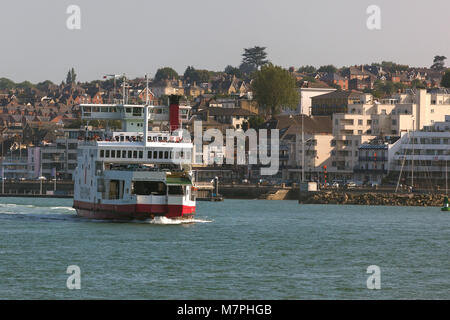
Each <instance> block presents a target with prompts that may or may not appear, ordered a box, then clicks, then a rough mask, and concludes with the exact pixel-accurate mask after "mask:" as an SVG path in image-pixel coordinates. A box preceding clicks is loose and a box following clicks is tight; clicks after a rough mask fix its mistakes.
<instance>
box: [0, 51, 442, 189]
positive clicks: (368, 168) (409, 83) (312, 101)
mask: <svg viewBox="0 0 450 320" xmlns="http://www.w3.org/2000/svg"><path fill="white" fill-rule="evenodd" d="M255 48H259V47H255ZM260 49H261V48H260ZM262 49H264V48H262ZM246 53H248V52H246ZM244 58H245V56H244ZM445 59H446V58H445V57H444V56H436V57H435V58H434V60H433V63H432V65H431V67H422V68H416V67H410V66H407V65H400V64H396V63H393V62H382V63H372V64H370V65H369V64H367V65H353V66H348V67H342V68H339V69H338V68H336V67H334V66H332V65H328V66H322V67H319V68H317V69H316V68H315V67H313V66H303V67H290V68H288V69H287V70H286V71H287V72H289V74H290V76H291V77H292V79H294V81H295V88H296V92H297V94H298V102H297V104H296V106H294V107H292V106H281V108H280V109H279V110H278V112H276V113H275V112H272V113H270V114H269V113H268V112H267V108H264V106H263V105H262V104H261V103H260V101H259V100H258V95H257V94H255V90H254V81H255V80H254V78H253V76H252V74H253V73H254V72H255V71H257V70H259V69H260V68H261V65H264V64H266V63H268V61H262V63H261V64H260V65H258V63H253V64H252V63H249V62H248V60H247V61H246V60H245V59H244V62H243V63H242V64H241V65H240V66H239V67H232V66H228V67H227V68H225V70H224V71H223V72H213V71H208V70H198V69H195V68H194V67H192V66H189V67H188V68H187V69H186V71H185V72H184V74H183V75H179V74H178V73H177V72H176V71H175V70H173V69H172V68H169V67H165V68H161V69H159V70H158V71H157V72H156V74H155V76H154V77H153V78H152V79H147V78H146V77H141V78H136V79H126V78H125V76H124V75H114V74H112V75H104V77H103V79H102V80H95V81H91V82H77V81H76V77H77V75H76V73H75V70H74V69H70V70H69V72H68V73H67V77H66V79H65V81H62V82H61V84H59V85H57V84H54V83H53V82H51V81H44V82H41V83H38V84H32V83H30V82H27V81H25V82H22V83H14V82H13V81H11V80H9V79H6V78H0V121H1V125H0V131H1V139H2V147H1V149H0V152H1V176H2V179H3V180H17V181H20V180H38V179H41V180H51V179H55V180H71V179H72V174H73V171H74V170H75V168H76V166H77V145H78V138H79V135H80V134H81V133H82V132H83V131H85V130H86V128H87V129H88V131H89V134H90V135H92V136H94V135H101V134H102V132H104V131H105V130H109V128H114V127H117V126H118V125H119V124H118V123H115V122H114V121H110V122H106V121H98V120H92V121H89V122H86V121H82V120H81V113H82V112H83V110H82V109H81V107H80V105H82V104H94V105H99V106H98V108H100V109H101V108H102V106H103V105H105V104H112V103H126V104H144V103H148V104H150V105H167V103H168V97H169V96H170V95H180V96H182V102H181V103H182V104H183V105H185V106H188V107H189V108H188V109H186V110H189V111H188V113H187V114H184V115H183V124H184V125H185V127H186V128H188V129H189V130H192V128H193V124H194V122H195V121H198V120H202V125H203V128H204V130H206V129H209V128H215V129H219V130H220V131H222V132H223V133H224V134H225V132H226V130H227V129H242V130H244V131H245V130H247V129H249V128H253V129H278V130H279V137H280V146H279V148H280V149H279V164H280V166H279V170H278V173H277V174H276V175H274V176H261V174H260V167H261V166H262V165H260V164H255V165H237V164H233V165H231V164H223V165H217V164H215V163H214V159H216V158H223V157H224V156H225V153H226V150H225V147H223V148H222V149H220V148H216V147H214V148H213V147H211V146H209V145H208V144H209V142H204V145H203V148H202V150H196V152H195V154H194V155H193V163H194V170H195V171H196V179H197V180H198V181H210V180H211V179H213V178H214V177H218V178H219V179H220V181H222V182H225V183H239V184H241V183H260V184H282V183H283V184H287V185H289V184H293V183H298V182H299V181H317V182H319V183H320V184H321V185H322V186H325V187H328V186H329V187H333V186H338V185H344V184H346V185H348V184H354V185H370V186H377V185H382V184H395V183H396V182H398V181H400V183H401V184H402V185H408V186H411V187H415V188H435V187H436V186H437V187H442V188H444V187H445V185H446V181H447V179H446V178H447V175H446V173H447V162H448V160H450V89H449V87H450V84H449V82H450V81H449V80H450V79H448V78H450V73H449V71H448V70H447V69H446V67H445V65H444V63H445ZM85 111H86V110H85ZM302 137H303V139H302ZM247 152H248V150H247ZM199 154H200V155H201V156H200V157H199V156H198V155H199ZM196 155H197V156H196Z"/></svg>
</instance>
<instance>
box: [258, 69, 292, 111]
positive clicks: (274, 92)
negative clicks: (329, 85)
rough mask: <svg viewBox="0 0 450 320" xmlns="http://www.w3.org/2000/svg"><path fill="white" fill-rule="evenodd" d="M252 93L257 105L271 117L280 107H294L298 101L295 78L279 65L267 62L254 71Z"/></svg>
mask: <svg viewBox="0 0 450 320" xmlns="http://www.w3.org/2000/svg"><path fill="white" fill-rule="evenodd" d="M252 88H253V93H254V95H255V99H256V101H257V102H258V104H259V106H260V107H261V108H263V109H264V110H265V111H266V114H270V115H271V116H272V118H273V117H274V116H275V115H277V114H278V113H279V112H280V109H281V107H288V108H292V109H294V108H296V107H297V105H298V101H299V96H298V91H297V86H296V84H295V78H294V77H293V76H292V74H291V73H290V72H289V71H287V70H286V69H283V68H282V67H279V66H274V65H273V64H271V63H270V64H267V65H264V66H262V67H261V70H258V71H256V72H255V73H254V81H253V83H252Z"/></svg>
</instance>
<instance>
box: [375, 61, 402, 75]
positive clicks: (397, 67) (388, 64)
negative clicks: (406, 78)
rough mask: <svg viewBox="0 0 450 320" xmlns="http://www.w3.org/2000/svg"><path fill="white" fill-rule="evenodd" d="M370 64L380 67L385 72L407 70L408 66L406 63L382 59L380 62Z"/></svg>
mask: <svg viewBox="0 0 450 320" xmlns="http://www.w3.org/2000/svg"><path fill="white" fill-rule="evenodd" d="M372 66H376V67H382V68H383V70H384V71H386V72H399V71H407V70H408V69H409V66H408V65H406V64H398V63H395V62H392V61H382V62H381V63H372Z"/></svg>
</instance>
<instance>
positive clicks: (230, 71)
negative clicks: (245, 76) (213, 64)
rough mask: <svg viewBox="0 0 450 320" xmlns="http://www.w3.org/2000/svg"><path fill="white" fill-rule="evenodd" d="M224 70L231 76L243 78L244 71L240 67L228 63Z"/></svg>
mask: <svg viewBox="0 0 450 320" xmlns="http://www.w3.org/2000/svg"><path fill="white" fill-rule="evenodd" d="M224 72H225V73H226V74H229V75H231V76H235V77H236V78H242V71H241V70H239V68H236V67H233V66H230V65H228V66H226V68H225V70H224Z"/></svg>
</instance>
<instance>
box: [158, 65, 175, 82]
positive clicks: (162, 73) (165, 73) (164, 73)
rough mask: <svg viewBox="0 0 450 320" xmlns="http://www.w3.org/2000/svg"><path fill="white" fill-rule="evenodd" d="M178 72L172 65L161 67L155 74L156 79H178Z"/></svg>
mask: <svg viewBox="0 0 450 320" xmlns="http://www.w3.org/2000/svg"><path fill="white" fill-rule="evenodd" d="M178 78H179V76H178V73H177V72H176V71H175V70H173V69H172V68H170V67H164V68H159V69H158V70H157V71H156V74H155V81H156V82H160V81H163V80H173V79H178Z"/></svg>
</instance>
